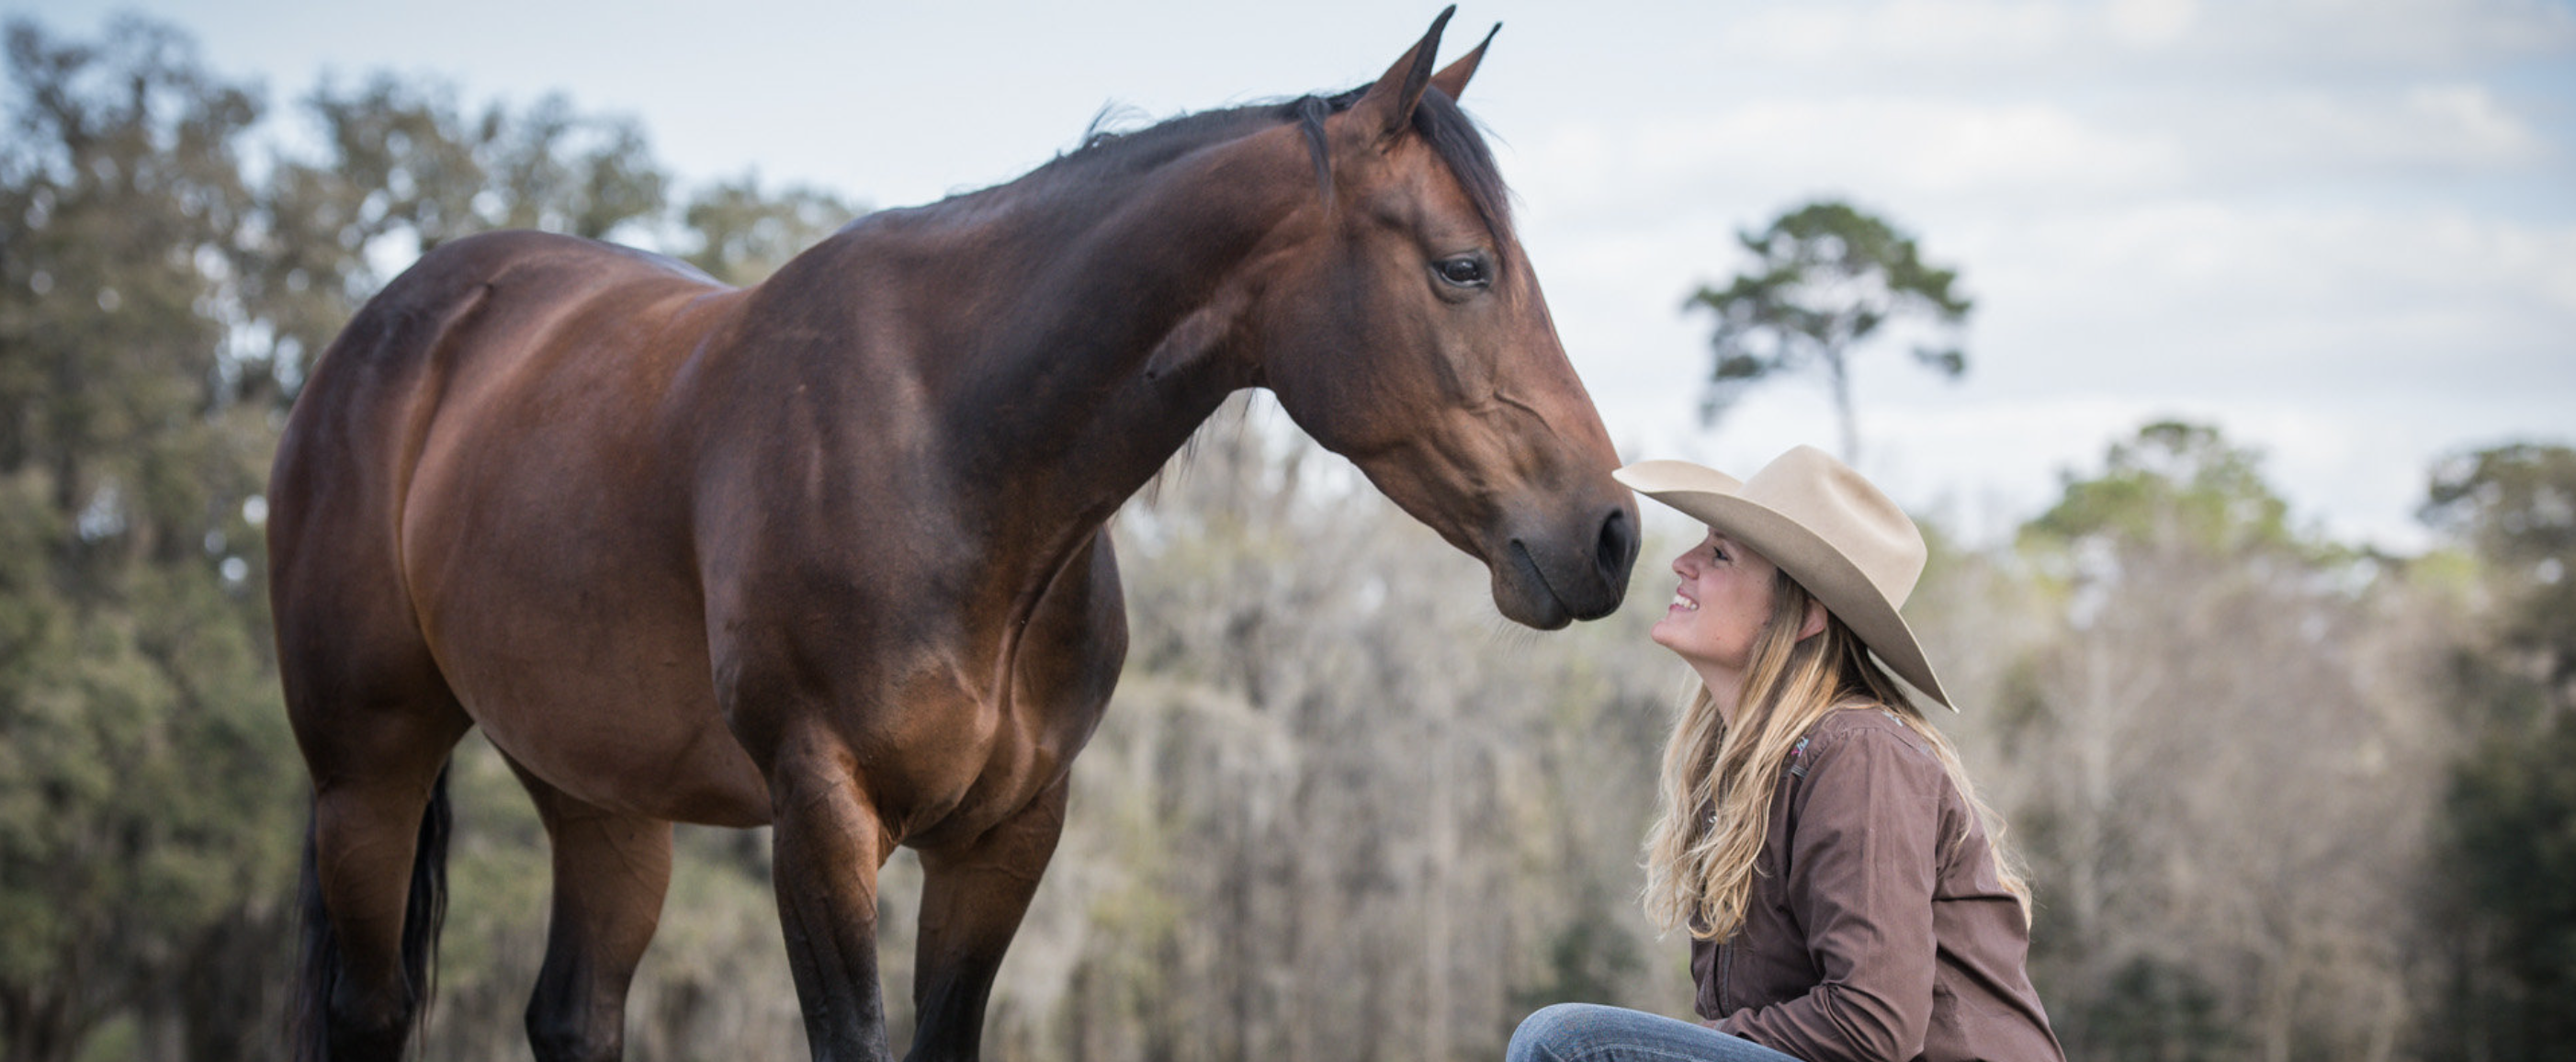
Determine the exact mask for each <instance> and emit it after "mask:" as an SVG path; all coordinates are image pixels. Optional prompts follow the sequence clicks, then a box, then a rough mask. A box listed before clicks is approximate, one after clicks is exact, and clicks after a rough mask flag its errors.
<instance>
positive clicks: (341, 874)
mask: <svg viewBox="0 0 2576 1062" xmlns="http://www.w3.org/2000/svg"><path fill="white" fill-rule="evenodd" d="M289 689H290V690H293V689H294V684H293V683H292V682H290V685H289ZM289 703H290V704H291V705H292V704H296V703H297V702H296V701H295V700H294V699H293V698H291V697H290V701H289ZM305 707H307V708H308V709H309V708H310V707H311V705H310V704H309V703H308V704H306V705H305ZM345 708H346V710H343V711H339V712H336V713H333V714H334V715H335V716H336V717H337V718H339V719H341V720H343V721H344V723H343V725H337V726H333V727H331V728H329V729H328V730H327V731H320V732H317V731H316V730H314V729H313V728H312V727H310V726H308V725H304V721H306V720H309V719H311V718H312V716H311V714H310V713H303V712H300V713H298V721H299V725H298V727H297V736H298V738H299V739H301V741H302V742H303V744H304V746H305V749H306V757H307V760H308V762H309V764H310V766H311V767H312V769H313V776H314V795H313V841H312V843H313V851H312V853H311V856H312V865H311V867H310V868H309V871H308V873H309V877H308V879H307V887H308V889H309V890H310V891H309V895H310V896H312V897H313V898H314V899H316V900H318V901H319V904H320V907H321V911H320V912H319V914H320V915H321V916H322V917H320V918H318V919H313V921H312V924H309V925H308V926H307V928H306V934H307V949H308V954H307V958H306V974H305V977H304V984H303V985H302V986H301V988H300V990H299V996H300V997H301V998H302V999H303V1000H304V1002H303V1003H302V1004H301V1006H303V1007H304V1008H306V1010H305V1013H306V1014H307V1015H308V1016H307V1017H306V1018H304V1019H302V1020H304V1021H306V1022H309V1023H311V1024H312V1025H314V1026H318V1028H315V1029H314V1030H313V1031H314V1033H315V1034H316V1040H308V1041H306V1042H304V1043H301V1044H299V1045H298V1050H299V1052H301V1053H302V1054H303V1056H304V1057H307V1058H313V1057H316V1056H318V1057H321V1058H328V1059H332V1060H334V1062H362V1060H367V1059H386V1060H391V1059H396V1058H399V1057H400V1056H401V1054H402V1046H403V1040H404V1039H405V1038H406V1037H407V1036H408V1035H409V1034H410V1031H411V1024H412V1020H413V1018H414V1017H415V1016H416V1015H417V1014H418V1013H419V1007H420V1005H421V1003H422V997H423V996H424V995H425V994H426V993H427V991H428V985H427V983H426V974H427V967H428V963H429V954H428V953H429V950H430V949H432V948H434V947H435V946H436V939H435V938H436V933H437V925H436V920H437V911H438V907H439V902H440V901H439V896H440V894H442V893H443V882H444V877H443V875H444V868H443V867H440V866H437V865H436V861H437V860H440V859H443V858H444V854H445V853H444V850H443V845H444V838H443V832H442V831H443V820H440V821H436V822H429V823H425V820H424V816H426V815H429V814H432V813H433V809H432V807H431V800H432V797H433V794H434V792H435V790H436V787H437V786H438V784H439V782H438V779H439V772H440V771H441V769H442V768H444V767H445V765H446V763H447V755H448V752H449V750H451V749H453V748H454V747H455V745H456V741H457V739H458V738H460V737H462V736H464V733H465V729H466V727H467V725H468V723H467V720H466V717H465V713H464V712H462V711H461V710H459V709H457V707H456V706H455V703H454V701H453V700H452V699H450V698H448V697H447V695H446V688H445V687H444V686H443V685H439V684H435V683H434V682H433V683H432V684H430V685H426V686H419V687H414V688H413V689H412V690H411V696H410V697H409V698H407V699H401V698H397V699H390V700H387V699H368V700H365V701H363V702H361V703H356V704H346V705H345ZM433 837H436V839H435V840H433ZM422 861H427V862H425V863H424V862H422ZM416 864H419V865H416ZM317 1019H318V1020H317ZM317 1041H318V1042H317Z"/></svg>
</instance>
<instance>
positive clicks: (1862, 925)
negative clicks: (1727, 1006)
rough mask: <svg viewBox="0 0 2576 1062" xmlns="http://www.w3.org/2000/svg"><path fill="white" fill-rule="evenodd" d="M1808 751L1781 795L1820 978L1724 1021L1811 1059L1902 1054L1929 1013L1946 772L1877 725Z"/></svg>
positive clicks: (1788, 884)
mask: <svg viewBox="0 0 2576 1062" xmlns="http://www.w3.org/2000/svg"><path fill="white" fill-rule="evenodd" d="M1820 744H1821V743H1820ZM1808 753H1809V755H1810V757H1811V759H1809V761H1808V768H1807V777H1806V778H1805V780H1804V782H1803V784H1801V785H1797V786H1794V787H1792V789H1791V790H1790V793H1789V797H1788V799H1790V800H1791V801H1792V804H1791V814H1790V816H1789V819H1788V821H1789V824H1790V825H1791V828H1792V835H1791V838H1790V843H1789V845H1788V848H1787V851H1788V852H1789V866H1788V868H1787V870H1786V874H1787V880H1786V881H1785V882H1784V883H1783V884H1784V885H1785V889H1784V891H1785V893H1786V895H1787V896H1788V898H1789V905H1790V910H1791V913H1793V914H1794V915H1796V917H1797V920H1798V925H1799V926H1800V927H1802V928H1803V930H1804V931H1805V933H1806V938H1807V951H1808V953H1809V955H1810V956H1811V957H1812V958H1813V960H1814V963H1815V968H1816V970H1817V971H1818V972H1819V973H1820V974H1821V975H1822V978H1823V979H1822V981H1820V982H1819V983H1818V984H1817V985H1816V987H1814V988H1813V989H1810V990H1809V991H1808V992H1807V994H1806V995H1803V996H1800V997H1798V998H1796V999H1791V1000H1788V1001H1785V1002H1782V1003H1778V1004H1774V1005H1772V1006H1767V1007H1757V1008H1748V1009H1745V1010H1739V1011H1736V1012H1735V1013H1733V1014H1730V1015H1727V1016H1726V1018H1725V1019H1724V1020H1723V1021H1722V1022H1720V1023H1719V1027H1720V1028H1721V1029H1723V1030H1724V1031H1726V1032H1729V1033H1732V1034H1734V1035H1737V1036H1741V1037H1744V1038H1745V1039H1748V1040H1751V1041H1753V1042H1755V1043H1758V1044H1761V1045H1763V1046H1765V1047H1770V1048H1774V1049H1776V1050H1779V1051H1783V1052H1786V1053H1788V1054H1791V1055H1795V1056H1797V1057H1799V1058H1801V1059H1805V1060H1806V1062H1862V1060H1871V1062H1904V1060H1906V1059H1911V1058H1914V1057H1916V1056H1918V1055H1920V1054H1922V1053H1923V1039H1924V1034H1925V1031H1926V1029H1927V1028H1928V1027H1929V1025H1930V1023H1931V1020H1932V975H1933V952H1934V943H1933V935H1932V889H1933V879H1934V876H1935V874H1936V872H1937V867H1936V866H1935V860H1936V857H1937V849H1938V840H1939V838H1938V835H1939V832H1940V821H1941V812H1940V808H1941V804H1940V799H1941V792H1942V789H1941V787H1942V784H1943V781H1944V779H1945V776H1944V775H1943V773H1942V769H1941V764H1940V761H1938V760H1935V759H1933V758H1932V755H1931V753H1930V752H1928V751H1926V750H1923V749H1921V748H1919V747H1918V746H1917V745H1916V744H1915V742H1914V740H1913V736H1912V735H1910V734H1901V733H1899V732H1895V731H1891V730H1887V729H1882V728H1879V727H1874V726H1873V727H1864V728H1861V729H1857V730H1853V731H1850V732H1848V733H1846V734H1844V735H1842V736H1841V740H1838V741H1835V742H1833V743H1832V744H1831V745H1830V746H1827V747H1825V748H1821V749H1809V750H1808Z"/></svg>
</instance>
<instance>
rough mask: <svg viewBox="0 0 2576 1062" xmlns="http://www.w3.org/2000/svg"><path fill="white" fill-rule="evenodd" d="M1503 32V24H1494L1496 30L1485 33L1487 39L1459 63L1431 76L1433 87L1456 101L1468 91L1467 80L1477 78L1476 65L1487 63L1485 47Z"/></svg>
mask: <svg viewBox="0 0 2576 1062" xmlns="http://www.w3.org/2000/svg"><path fill="white" fill-rule="evenodd" d="M1502 31H1503V24H1502V23H1500V22H1497V23H1494V28H1492V29H1489V30H1486V31H1485V39H1484V40H1481V41H1477V42H1476V47H1475V48H1474V49H1473V50H1471V51H1469V52H1468V53H1467V54H1465V55H1462V56H1459V57H1458V61H1457V62H1454V63H1451V64H1449V65H1448V66H1445V67H1442V68H1440V72H1439V73H1437V74H1433V75H1431V87H1433V88H1436V89H1439V90H1440V91H1441V92H1443V93H1445V94H1447V95H1448V97H1449V99H1450V100H1451V101H1453V102H1454V101H1456V100H1457V98H1458V94H1459V93H1462V92H1465V91H1467V79H1468V78H1471V77H1474V76H1476V64H1478V63H1481V62H1484V61H1485V46H1486V45H1489V44H1492V43H1494V34H1497V33H1501V32H1502Z"/></svg>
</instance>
